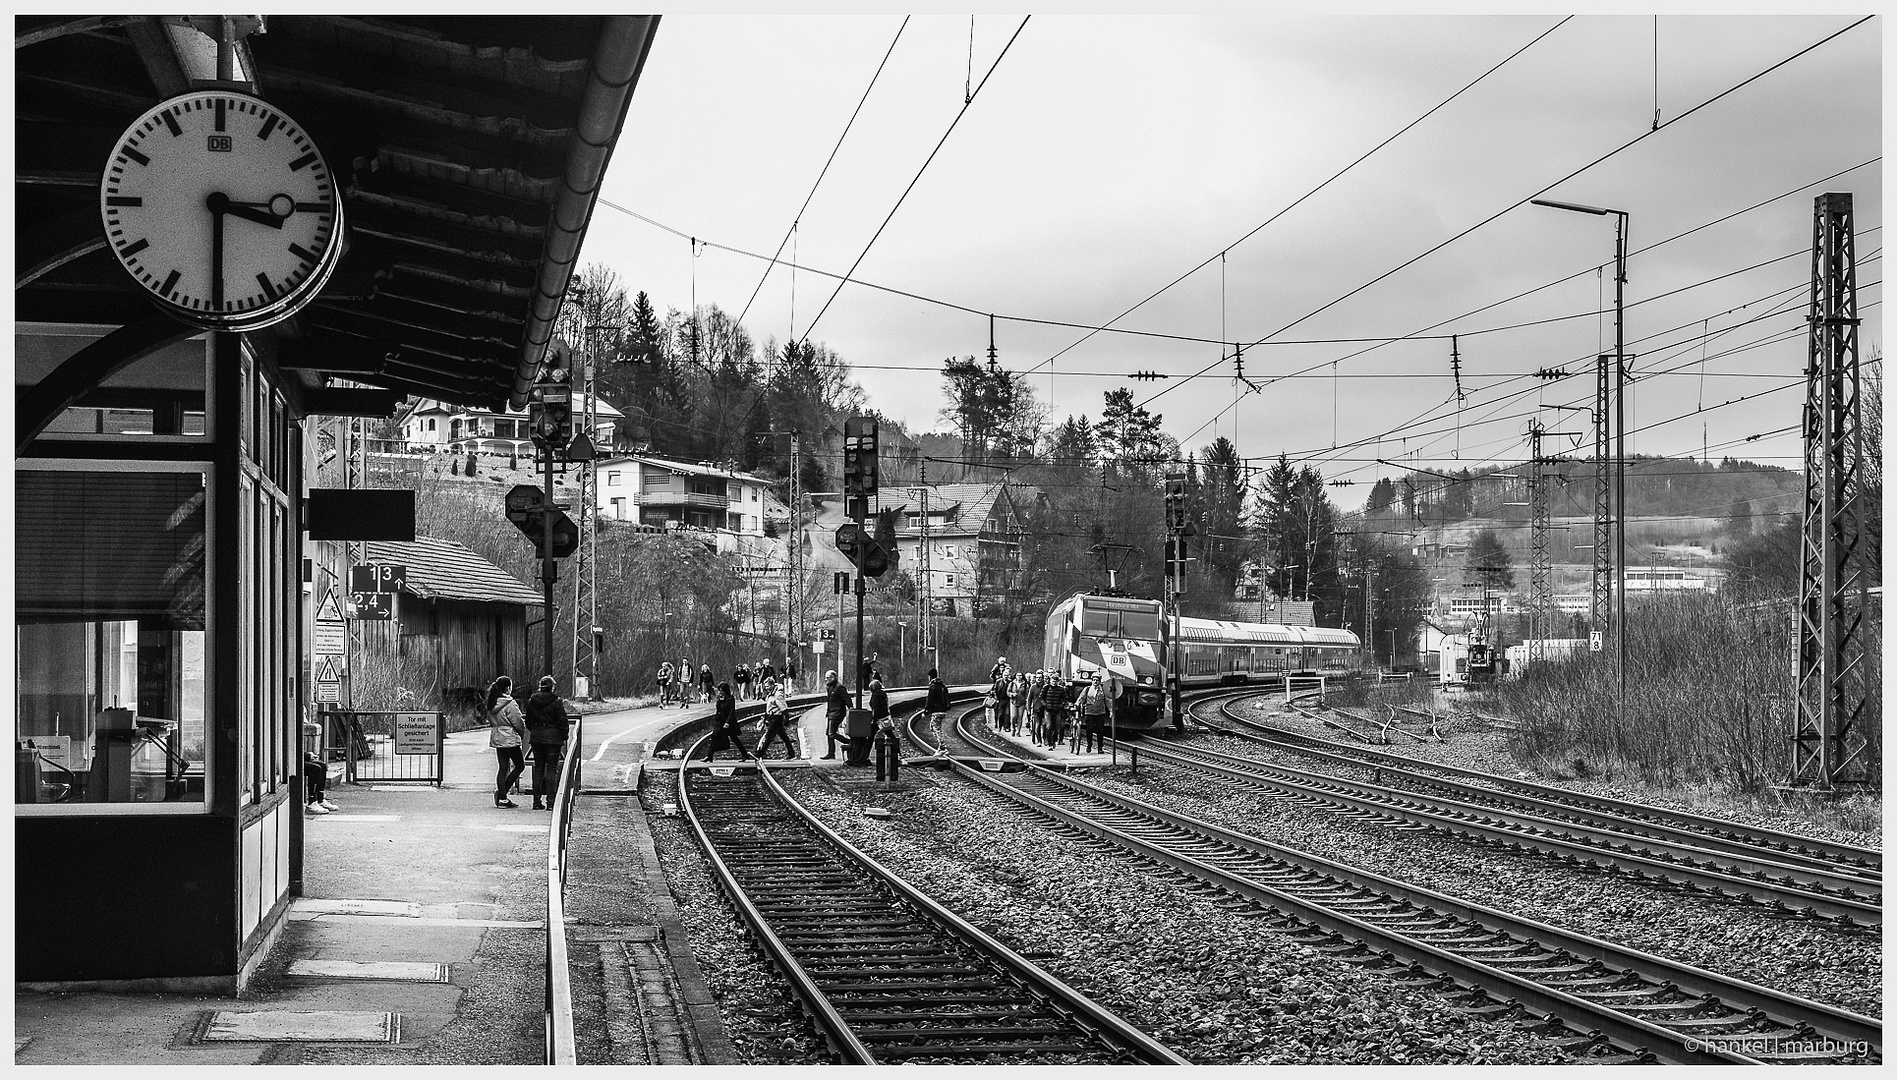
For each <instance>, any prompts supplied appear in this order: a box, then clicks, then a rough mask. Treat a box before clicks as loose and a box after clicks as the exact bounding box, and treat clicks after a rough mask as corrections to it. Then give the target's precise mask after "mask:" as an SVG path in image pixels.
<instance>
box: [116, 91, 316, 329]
mask: <svg viewBox="0 0 1897 1080" xmlns="http://www.w3.org/2000/svg"><path fill="white" fill-rule="evenodd" d="M99 211H100V214H101V215H102V216H103V218H104V221H105V233H106V242H107V246H109V247H110V248H111V250H112V252H113V254H115V255H116V256H117V257H118V260H119V263H120V264H121V265H122V266H124V267H125V270H126V272H127V273H129V274H131V275H132V278H133V279H134V280H136V281H137V282H138V283H139V285H141V286H142V287H143V288H144V289H145V290H146V292H148V293H149V294H150V295H151V297H152V299H153V300H154V301H155V302H156V303H157V304H158V306H159V307H161V308H163V309H164V310H165V311H167V312H169V313H170V314H172V315H173V316H175V317H177V318H179V319H181V320H183V321H185V322H188V323H191V324H193V325H196V326H203V327H206V328H208V329H213V330H254V329H256V328H258V327H261V326H268V325H270V324H271V323H274V322H278V321H280V320H282V319H286V318H288V317H290V316H291V315H293V314H295V313H296V312H297V311H298V310H299V309H300V308H302V306H303V305H304V304H306V303H308V302H309V301H310V300H311V299H312V298H313V297H314V296H315V295H316V293H317V292H318V291H319V290H320V289H321V288H322V287H323V284H324V283H325V282H326V281H327V280H328V279H329V275H330V273H331V272H332V271H333V270H335V268H336V263H337V261H338V259H339V258H340V256H341V253H342V230H343V220H342V217H343V215H342V204H341V201H340V199H339V197H338V195H337V191H336V182H335V178H334V177H333V176H332V175H331V174H330V171H329V165H328V163H327V162H325V161H324V160H323V155H322V154H321V153H320V152H319V151H318V150H317V148H316V145H315V143H314V142H312V141H311V139H310V137H309V135H308V134H306V133H305V132H304V131H303V129H302V128H301V127H299V126H297V124H296V122H295V121H293V120H291V119H290V118H289V117H287V116H285V115H284V114H283V113H281V112H279V111H278V110H277V109H275V108H273V107H272V106H271V105H270V104H268V103H267V102H265V101H263V100H262V99H260V98H256V97H252V96H250V95H249V94H244V93H239V92H236V91H232V90H195V91H192V92H190V93H186V94H181V95H179V96H177V97H174V98H171V99H169V100H167V101H165V102H163V103H161V104H159V105H157V106H155V107H154V108H152V109H150V110H148V111H147V112H146V113H145V114H144V115H143V116H140V117H139V118H138V119H137V120H134V121H133V122H132V125H131V126H130V127H128V128H126V129H125V133H124V134H123V135H121V136H120V137H119V140H118V143H117V145H116V147H115V148H114V149H113V151H112V154H111V156H110V157H109V158H108V159H107V161H106V164H105V174H104V180H103V182H102V183H101V184H100V185H99Z"/></svg>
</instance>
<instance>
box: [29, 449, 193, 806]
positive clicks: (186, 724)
mask: <svg viewBox="0 0 1897 1080" xmlns="http://www.w3.org/2000/svg"><path fill="white" fill-rule="evenodd" d="M16 479H17V487H16V489H15V492H16V495H15V506H14V510H15V514H16V526H15V534H14V539H15V545H16V547H15V552H16V554H15V559H16V562H15V576H14V580H15V585H16V592H15V606H14V645H15V649H16V650H17V656H18V683H17V690H16V694H17V697H16V699H15V709H14V712H15V737H16V740H17V743H18V744H19V745H20V749H21V759H20V767H21V773H20V775H21V777H22V778H23V779H24V778H25V777H27V776H29V775H30V776H31V777H32V778H33V780H35V781H37V782H22V783H17V784H16V785H15V789H14V790H15V794H14V799H15V801H16V802H22V803H86V802H112V803H137V802H196V803H202V802H203V801H204V797H205V796H204V778H205V769H204V763H205V732H204V692H205V668H204V658H205V648H204V647H205V636H204V631H205V593H204V583H205V578H204V571H205V536H206V534H205V489H204V477H203V475H202V474H200V473H196V472H189V473H182V472H180V473H135V472H65V471H61V472H46V471H33V470H22V471H20V472H19V473H18V474H17V478H16ZM29 760H30V762H31V766H32V770H33V771H32V773H30V774H29V773H27V772H26V768H27V765H28V762H29Z"/></svg>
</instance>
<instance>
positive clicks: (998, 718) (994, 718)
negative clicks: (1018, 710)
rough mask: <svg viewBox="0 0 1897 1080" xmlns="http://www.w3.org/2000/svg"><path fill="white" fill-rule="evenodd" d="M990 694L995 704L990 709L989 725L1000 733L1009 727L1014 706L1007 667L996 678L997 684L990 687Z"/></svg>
mask: <svg viewBox="0 0 1897 1080" xmlns="http://www.w3.org/2000/svg"><path fill="white" fill-rule="evenodd" d="M988 696H989V697H990V698H992V699H993V700H994V704H993V705H991V706H989V710H988V711H989V713H990V716H989V721H988V726H989V727H991V728H993V729H994V730H995V733H996V734H1000V733H1001V732H1003V731H1006V730H1007V729H1008V714H1009V712H1011V711H1012V709H1013V706H1014V699H1013V697H1012V696H1011V695H1010V693H1009V689H1008V669H1007V668H1005V667H1004V668H1002V669H1001V675H1000V676H999V677H997V678H996V679H995V684H994V685H993V686H991V687H989V688H988Z"/></svg>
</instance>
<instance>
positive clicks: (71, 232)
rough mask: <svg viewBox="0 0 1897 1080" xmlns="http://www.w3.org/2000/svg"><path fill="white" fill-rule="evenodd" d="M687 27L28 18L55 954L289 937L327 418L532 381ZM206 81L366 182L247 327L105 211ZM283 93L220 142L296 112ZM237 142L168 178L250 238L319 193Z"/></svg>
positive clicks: (29, 522)
mask: <svg viewBox="0 0 1897 1080" xmlns="http://www.w3.org/2000/svg"><path fill="white" fill-rule="evenodd" d="M656 24H657V19H656V18H646V17H619V16H611V17H607V16H556V15H535V16H531V17H473V16H438V17H414V18H410V17H346V16H270V17H268V18H267V20H266V19H263V18H260V17H255V16H243V17H229V16H213V17H197V16H189V17H187V16H76V15H32V16H20V17H16V19H15V49H14V58H15V84H14V87H15V105H14V108H15V128H16V131H15V148H16V155H17V156H16V161H15V178H14V193H15V203H16V215H17V217H16V224H17V231H16V236H15V263H16V268H17V272H16V279H15V281H16V284H15V291H14V298H15V306H16V323H15V330H14V352H15V356H16V363H15V395H16V397H15V401H16V405H15V420H16V425H15V436H16V438H15V480H16V484H15V492H16V494H15V502H14V510H15V520H16V525H15V533H14V535H15V539H16V556H15V559H16V561H15V567H14V580H15V583H16V586H17V588H16V598H15V606H14V637H13V648H14V653H15V667H14V670H15V672H16V680H15V688H14V716H15V748H16V771H15V807H14V838H15V862H14V871H15V872H14V875H13V881H14V912H15V926H16V930H15V957H16V968H15V977H16V979H17V980H18V982H19V983H20V984H21V985H24V986H29V987H51V988H62V987H63V988H95V989H122V990H140V989H153V990H155V989H165V990H199V991H203V992H208V993H229V992H232V991H234V990H236V989H240V988H241V987H242V986H243V985H244V983H245V981H246V980H247V978H248V977H249V974H250V973H251V971H252V970H253V969H254V967H255V966H256V964H257V963H258V962H259V961H260V960H261V959H262V958H263V956H264V955H265V954H266V953H267V951H268V948H269V945H270V942H271V941H272V940H273V939H274V937H275V935H276V934H277V932H278V931H279V930H280V928H281V927H282V925H283V920H284V918H285V913H286V911H287V907H288V903H289V900H290V899H291V897H293V896H295V895H297V893H298V891H299V888H300V878H301V873H302V856H303V848H302V839H303V837H302V822H303V818H302V813H301V807H302V802H303V798H302V791H301V787H302V780H301V771H300V767H299V766H300V754H301V750H300V740H299V738H298V734H299V730H300V725H301V723H302V721H303V719H304V717H305V716H307V715H309V714H310V713H311V712H312V710H313V701H312V688H311V679H310V649H309V638H310V634H311V623H310V617H311V614H312V613H311V611H310V600H309V598H308V597H307V596H306V594H305V593H304V590H303V588H302V586H303V583H304V581H305V580H306V574H307V573H308V564H309V560H310V557H311V547H312V546H311V545H310V544H309V543H308V542H307V541H306V531H307V529H308V527H309V526H310V524H311V520H310V513H309V512H308V511H307V510H306V505H307V503H306V495H307V494H308V488H309V485H308V483H307V480H306V478H308V477H311V476H313V475H314V469H315V461H316V446H315V444H316V442H317V440H316V439H315V438H314V437H313V435H312V434H311V431H312V429H313V427H314V421H315V418H319V417H325V416H328V417H334V416H380V417H388V416H392V415H393V414H394V412H395V409H396V407H397V405H398V403H399V402H400V401H401V400H402V399H403V398H405V397H407V396H410V395H423V396H428V397H431V398H434V399H437V400H443V401H451V402H455V403H459V404H465V405H470V406H478V407H481V408H484V409H488V410H491V411H493V412H495V413H497V414H498V413H504V412H506V411H507V410H509V409H512V408H518V407H519V406H520V405H521V404H522V403H523V402H524V401H525V399H526V395H527V393H528V391H529V389H530V388H531V386H532V384H533V381H534V379H535V377H536V375H537V374H538V372H539V371H540V369H541V368H542V365H543V361H544V359H545V356H546V353H547V350H548V344H549V342H550V340H551V338H552V335H553V324H554V320H555V317H556V316H557V315H558V313H559V310H560V307H561V304H562V302H563V300H564V297H565V294H566V291H567V285H568V281H569V278H570V276H571V274H572V272H573V270H574V268H575V265H576V260H577V258H578V255H579V247H580V243H581V240H582V238H583V236H584V233H585V230H586V227H587V224H588V222H589V220H590V216H591V213H592V210H593V207H594V204H595V201H596V198H597V192H598V185H599V182H600V179H601V178H602V177H603V175H604V173H605V169H606V165H607V162H608V160H609V159H610V157H611V155H612V151H613V147H614V145H615V144H616V142H617V140H618V138H619V133H620V128H621V125H622V124H623V123H624V119H625V115H626V110H627V107H628V104H629V103H630V99H631V95H632V93H633V90H634V87H635V86H636V84H637V81H638V76H639V73H640V71H641V69H642V67H643V64H644V61H645V57H646V53H647V50H648V49H649V48H650V45H651V42H652V38H653V35H654V33H655V31H656ZM238 84H242V85H243V86H244V87H245V90H244V91H238V90H237V85H238ZM205 90H211V91H231V92H248V91H249V90H254V95H255V97H256V98H258V99H261V102H262V103H263V104H264V105H267V106H268V107H269V108H270V109H274V110H277V111H279V112H280V113H281V114H283V115H284V116H287V117H289V118H291V119H292V120H293V121H294V122H295V124H296V125H298V126H299V128H300V132H301V133H302V134H304V135H306V136H307V139H308V140H309V143H310V145H311V147H312V150H313V152H320V159H321V162H322V163H326V165H327V168H328V170H329V171H328V173H327V174H326V179H327V182H328V183H331V184H333V186H334V196H333V198H334V200H335V201H336V202H337V203H339V205H340V207H341V210H342V213H341V220H342V224H343V227H342V229H341V230H338V231H337V232H338V235H337V236H336V238H335V239H336V241H337V242H338V243H341V244H343V245H344V246H343V247H342V249H341V251H342V253H341V254H340V256H339V261H337V262H335V263H333V273H331V274H330V276H329V277H328V278H327V280H326V282H325V283H324V284H323V285H322V287H321V288H320V291H315V292H314V293H313V294H312V295H311V296H310V298H309V299H308V302H307V303H305V304H303V305H302V306H301V307H300V309H299V310H297V311H296V312H295V313H294V314H293V315H291V316H290V317H288V318H286V319H284V320H282V321H278V322H275V323H274V324H272V325H268V326H262V327H260V328H253V329H248V330H244V331H242V332H239V331H237V330H232V329H221V328H220V329H211V330H209V331H207V330H206V329H205V326H206V323H205V322H204V321H198V322H195V323H194V322H192V321H190V320H189V319H185V320H184V321H180V317H178V316H175V315H174V314H173V313H171V312H167V311H163V310H161V309H160V305H159V304H158V302H157V299H156V298H157V297H161V296H164V295H165V294H166V292H167V291H169V290H171V289H172V287H173V286H174V285H176V286H177V287H178V288H181V289H182V288H186V287H188V286H189V285H190V282H188V281H182V282H181V281H178V280H177V279H175V278H167V279H166V281H165V283H164V284H163V285H162V286H160V284H159V283H158V282H157V281H156V278H155V277H154V278H153V280H151V281H145V280H143V279H142V278H140V277H135V276H134V274H133V273H130V272H128V265H129V264H128V263H127V262H126V261H125V260H127V259H129V258H130V255H128V254H127V252H128V251H129V250H131V249H134V248H137V249H139V250H143V248H142V247H140V244H141V242H142V241H145V240H146V238H144V237H140V238H136V239H135V238H133V237H131V236H129V235H125V234H124V233H123V232H122V231H118V230H108V229H107V228H106V226H105V216H104V215H105V213H106V212H107V211H105V210H102V206H104V207H113V206H117V205H121V204H117V203H110V202H105V198H106V194H105V192H106V190H109V189H107V188H106V184H107V183H108V178H109V177H112V176H115V175H122V174H123V173H124V172H125V170H127V169H130V168H133V167H135V166H134V165H133V164H131V163H130V161H131V155H129V154H127V152H126V148H127V147H129V146H131V145H132V140H133V139H134V136H133V134H128V129H130V128H132V127H133V126H134V125H135V124H138V123H140V122H141V118H147V117H148V114H149V118H148V119H145V120H144V121H143V122H144V123H145V127H144V128H142V129H139V130H140V131H141V132H142V134H139V135H138V137H140V138H144V137H149V138H152V139H154V140H160V141H161V142H159V143H155V144H153V145H173V144H168V143H162V140H165V139H167V138H170V137H171V136H167V135H165V134H163V131H164V129H163V128H162V127H160V126H159V124H158V121H159V120H163V119H165V117H166V116H172V115H173V114H171V113H169V112H164V111H160V112H156V113H154V112H151V110H154V109H157V108H158V107H159V106H161V103H167V102H170V101H171V100H172V99H174V98H176V99H180V100H181V101H182V100H194V101H198V102H202V103H204V104H203V105H202V107H203V108H205V109H206V110H208V109H209V107H210V106H209V98H197V99H184V98H181V95H186V94H188V93H192V92H194V91H205ZM227 104H228V103H227ZM251 108H255V106H246V105H245V103H244V100H239V101H238V102H237V106H236V111H235V112H234V113H233V115H232V117H230V119H233V120H234V121H235V122H234V123H233V125H232V126H231V128H230V129H229V133H228V135H212V136H210V137H204V146H203V147H202V149H203V150H204V151H206V152H207V155H215V154H217V153H222V152H228V151H230V150H231V148H232V145H233V141H234V140H249V139H253V138H254V139H256V140H258V141H259V142H263V141H266V140H267V137H268V135H269V134H270V133H272V132H273V131H274V130H276V126H275V124H274V123H266V124H264V125H258V124H257V123H256V122H255V120H254V116H253V115H251V114H250V113H249V112H248V110H249V109H251ZM173 119H176V117H175V116H173ZM186 119H188V120H191V121H192V123H193V124H194V125H197V124H199V123H205V124H208V120H205V119H203V118H201V117H187V118H186ZM226 119H227V117H226V110H225V108H224V107H223V106H219V108H218V111H217V123H218V127H217V129H215V130H217V131H225V130H226V129H225V127H224V123H225V120H226ZM190 130H191V131H192V132H194V133H195V132H197V131H199V130H200V129H199V128H198V127H196V126H194V127H192V128H191V129H190ZM203 130H211V129H209V128H208V127H206V128H204V129H203ZM285 130H288V129H287V128H286V129H285ZM200 137H201V136H198V135H196V134H193V135H192V136H191V137H190V138H194V139H195V138H200ZM286 137H287V136H286ZM220 140H221V141H220ZM189 141H190V140H189V139H187V142H186V143H179V144H176V145H179V146H186V145H187V144H188V143H189ZM278 145H279V146H281V145H282V143H281V142H279V144H278ZM255 147H256V144H253V143H249V142H244V143H243V144H242V145H241V146H239V147H238V149H239V150H241V151H243V152H244V153H245V154H251V153H252V152H253V151H254V150H255ZM193 149H195V148H193ZM300 149H301V146H299V150H300ZM139 156H144V155H142V154H141V155H139ZM208 160H211V161H213V163H215V161H216V160H217V159H216V158H215V157H209V158H208ZM311 160H316V159H314V158H312V159H311ZM281 164H283V165H285V166H289V172H290V173H294V172H296V171H298V170H300V169H303V168H305V167H306V166H307V164H308V163H307V162H305V161H304V160H303V158H301V157H298V158H296V159H295V160H294V161H290V162H283V163H281ZM240 172H241V170H231V171H230V174H229V175H233V176H234V175H238V174H239V173H240ZM150 175H153V176H157V175H159V174H157V173H154V174H150ZM224 175H225V174H222V173H218V172H217V171H216V170H214V169H207V170H205V171H202V172H198V173H191V172H187V171H182V170H181V171H178V172H175V173H166V174H165V176H166V177H167V178H166V179H164V180H153V181H151V183H153V184H165V185H183V184H185V183H187V182H190V183H197V184H201V185H206V186H208V187H209V188H210V190H211V194H210V195H209V196H207V195H206V194H204V193H202V192H203V189H200V188H193V189H191V190H188V191H187V190H185V189H184V188H183V187H182V186H178V187H176V188H175V189H174V188H164V189H163V190H165V191H166V192H167V193H168V194H169V195H171V196H172V197H174V198H179V199H186V200H195V201H196V202H195V205H203V206H206V207H207V210H208V213H207V215H206V218H205V219H202V220H199V221H196V222H191V221H170V222H165V223H163V224H162V225H159V226H153V228H154V230H155V231H159V232H162V231H164V230H167V229H172V228H174V227H175V228H181V229H184V228H203V227H206V226H209V227H211V228H221V227H222V226H223V225H224V224H226V223H227V222H226V217H228V218H229V221H228V224H229V225H230V228H229V229H228V231H227V232H221V233H215V234H209V235H214V236H216V238H217V239H216V245H217V246H216V248H215V251H216V252H217V253H218V254H221V255H222V256H223V257H224V259H225V260H226V261H225V263H224V264H223V265H224V266H226V267H231V266H248V265H249V263H248V262H246V260H249V259H252V258H263V257H264V256H265V255H266V254H268V253H270V251H271V247H270V245H272V244H276V246H277V248H281V247H282V244H281V243H280V241H281V239H282V234H281V233H272V232H271V227H272V226H271V223H272V222H273V221H275V222H276V226H277V227H281V226H282V223H283V222H285V221H288V220H290V215H291V210H292V208H291V206H290V205H289V203H288V202H287V201H286V202H285V206H284V208H283V210H282V212H281V214H282V216H280V217H273V216H271V215H274V214H276V213H277V211H269V212H266V211H264V210H261V209H257V207H268V206H274V205H275V200H276V198H283V199H285V200H287V199H288V197H287V196H273V194H272V192H271V191H270V190H268V187H267V186H266V187H265V188H259V189H258V190H256V191H241V192H240V191H237V190H236V189H235V187H234V186H233V185H234V184H235V183H236V181H234V180H226V179H225V178H224ZM286 175H288V173H286ZM181 177H188V178H189V179H188V180H187V179H180V178H181ZM264 183H266V185H268V184H269V183H270V181H265V182H264ZM284 183H285V184H286V186H287V182H284ZM224 186H232V187H233V190H232V191H231V192H223V191H222V187H224ZM220 195H222V196H223V197H224V198H227V199H229V200H231V201H230V203H229V204H228V205H231V206H248V207H250V209H248V210H245V211H244V212H243V213H241V214H240V213H239V212H238V211H235V210H231V211H226V210H225V209H223V208H222V207H224V206H225V205H227V204H222V203H219V202H218V201H217V197H218V196H220ZM244 199H248V200H254V201H252V202H248V203H244V202H242V200H244ZM186 204H187V205H193V204H192V203H190V202H188V201H187V203H186ZM128 205H129V204H128ZM298 205H299V207H300V206H301V204H298ZM297 212H301V211H300V209H299V210H298V211H297ZM246 218H247V219H248V220H246ZM252 222H257V223H258V224H255V225H253V224H252ZM146 246H150V245H149V244H147V245H146ZM194 250H195V249H194ZM276 257H277V258H281V256H280V255H277V256H276ZM211 258H212V259H213V262H212V265H213V266H217V265H219V264H218V263H217V262H215V261H214V260H215V258H216V256H215V255H214V256H211ZM163 269H164V268H163V267H159V268H157V270H158V272H159V273H162V272H163ZM194 272H196V273H203V271H201V270H199V271H194ZM262 276H264V278H265V280H263V281H262V283H261V284H262V287H263V289H264V295H265V296H270V295H272V289H273V285H272V282H271V281H270V280H269V279H268V276H267V275H262ZM212 295H215V294H212ZM214 303H215V301H214ZM205 310H215V309H214V308H212V307H211V306H209V305H207V306H206V309H205Z"/></svg>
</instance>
